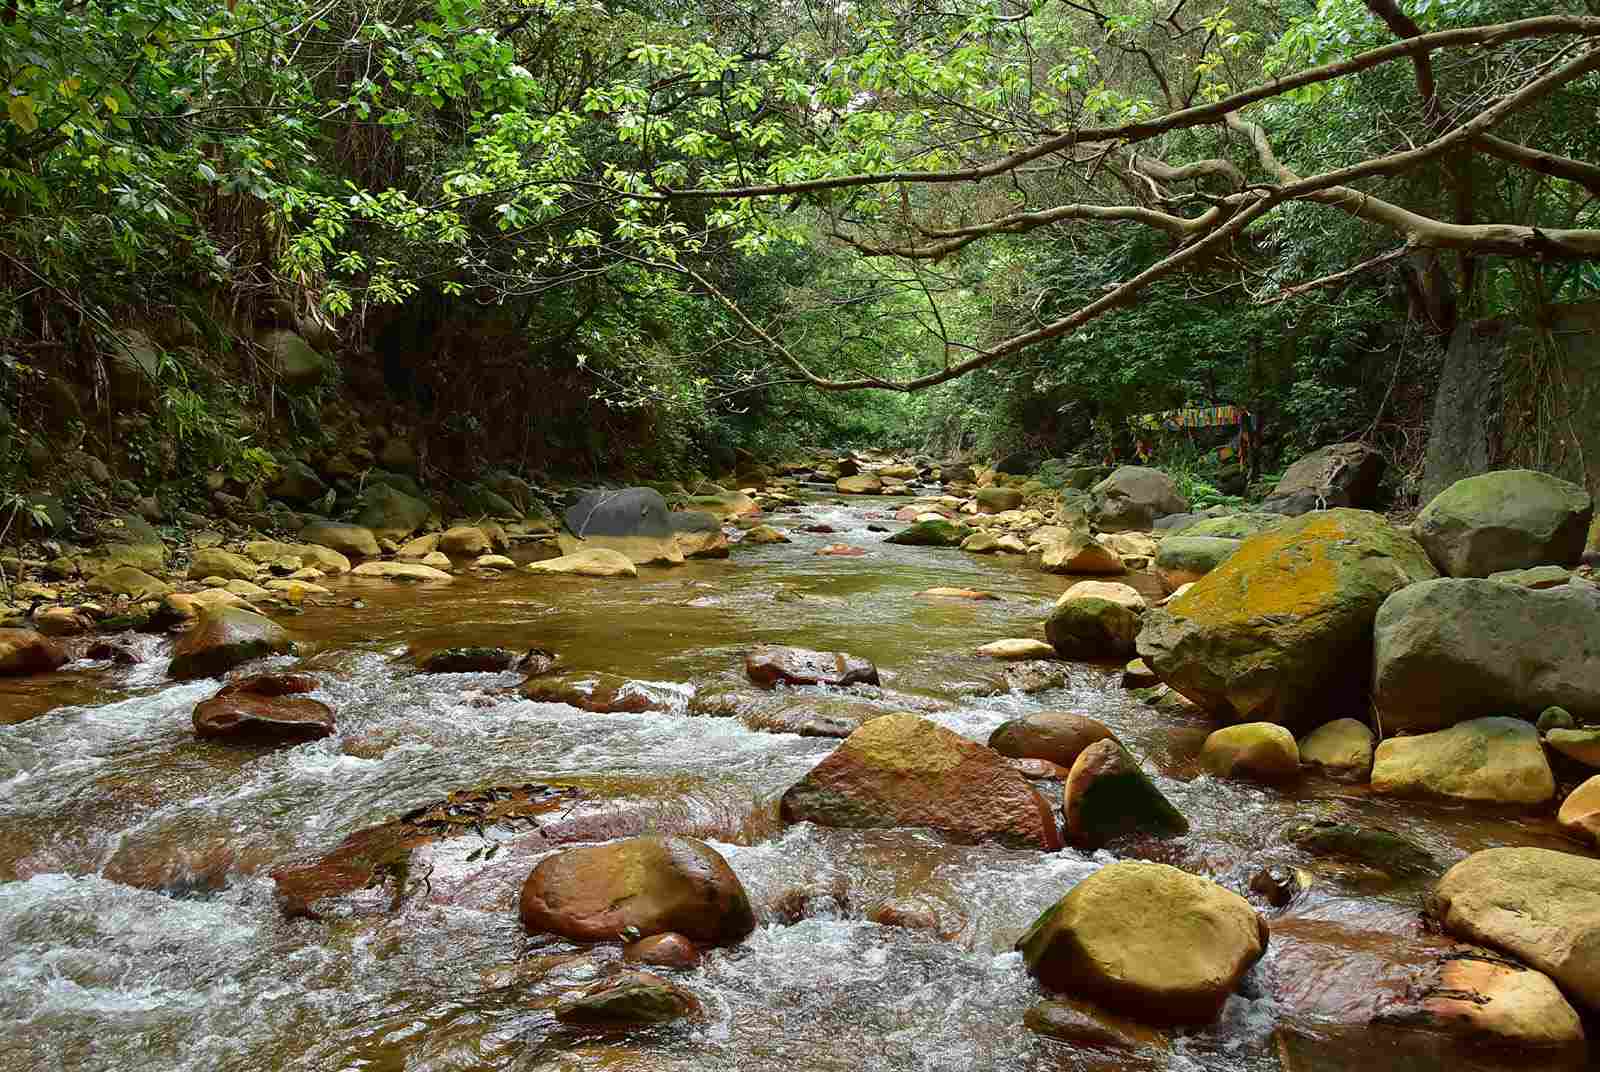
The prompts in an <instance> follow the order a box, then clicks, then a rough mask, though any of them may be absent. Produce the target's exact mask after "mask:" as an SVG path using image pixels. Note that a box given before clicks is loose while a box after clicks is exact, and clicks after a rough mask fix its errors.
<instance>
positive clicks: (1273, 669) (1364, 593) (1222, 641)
mask: <svg viewBox="0 0 1600 1072" xmlns="http://www.w3.org/2000/svg"><path fill="white" fill-rule="evenodd" d="M1434 576H1435V571H1434V569H1433V565H1432V564H1431V563H1430V562H1429V561H1428V556H1427V555H1426V553H1424V551H1423V550H1422V548H1421V546H1419V545H1418V544H1417V542H1416V541H1415V540H1414V539H1412V538H1411V536H1410V535H1408V534H1407V533H1404V532H1401V531H1400V530H1399V529H1396V528H1394V527H1393V526H1392V525H1390V524H1389V523H1388V522H1387V521H1385V520H1384V519H1383V518H1382V517H1380V516H1379V515H1377V514H1373V513H1368V512H1366V511H1364V510H1329V511H1327V512H1325V513H1316V514H1308V515H1306V516H1304V517H1299V518H1294V519H1292V520H1289V521H1285V522H1284V523H1283V524H1282V525H1280V526H1278V527H1277V528H1274V529H1272V530H1270V531H1268V532H1264V533H1262V534H1261V535H1259V536H1253V537H1251V538H1250V539H1248V540H1246V541H1244V543H1243V544H1242V545H1241V546H1240V547H1239V549H1238V550H1237V551H1236V552H1234V554H1233V555H1232V556H1231V557H1230V558H1228V560H1227V561H1226V562H1224V563H1222V565H1220V566H1218V567H1217V568H1216V569H1214V570H1212V571H1211V572H1210V573H1208V574H1206V575H1205V576H1204V577H1202V578H1200V580H1199V581H1197V582H1195V584H1194V586H1193V587H1191V588H1189V589H1187V590H1186V591H1183V592H1181V593H1180V594H1177V595H1175V596H1174V597H1173V599H1172V600H1171V601H1170V602H1169V603H1167V605H1166V606H1165V607H1157V608H1153V609H1152V610H1150V611H1149V612H1148V613H1147V614H1146V615H1145V616H1144V626H1143V629H1142V630H1141V632H1140V633H1139V641H1138V648H1139V655H1140V656H1141V657H1142V658H1143V659H1144V660H1145V662H1147V663H1148V664H1149V665H1150V667H1151V668H1152V669H1153V670H1155V672H1156V673H1157V674H1158V675H1159V676H1160V677H1161V680H1162V681H1165V682H1166V683H1167V684H1169V685H1171V686H1172V687H1173V688H1174V689H1176V690H1177V691H1178V692H1180V693H1182V694H1183V695H1184V696H1187V697H1188V698H1189V699H1191V700H1193V701H1194V702H1195V703H1197V704H1199V705H1200V706H1202V707H1204V708H1205V709H1207V710H1208V711H1211V712H1212V713H1214V714H1217V715H1220V716H1222V717H1225V718H1228V719H1230V720H1232V721H1235V722H1261V721H1266V722H1279V723H1286V722H1291V721H1300V720H1305V721H1310V720H1314V719H1316V718H1318V716H1324V715H1329V714H1332V715H1340V714H1344V713H1345V712H1346V711H1348V710H1351V709H1356V710H1364V709H1365V706H1366V693H1367V689H1368V681H1369V677H1368V674H1367V673H1366V672H1364V671H1363V670H1362V669H1361V668H1362V667H1363V666H1365V665H1367V663H1368V661H1369V660H1370V658H1371V644H1372V622H1373V619H1374V618H1375V617H1376V616H1377V613H1378V608H1379V607H1380V606H1381V605H1382V604H1383V601H1384V599H1386V598H1387V597H1388V596H1389V594H1390V593H1392V592H1394V591H1396V590H1397V589H1400V588H1403V587H1405V586H1406V585H1408V584H1414V583H1416V582H1418V581H1423V580H1427V579H1429V578H1432V577H1434Z"/></svg>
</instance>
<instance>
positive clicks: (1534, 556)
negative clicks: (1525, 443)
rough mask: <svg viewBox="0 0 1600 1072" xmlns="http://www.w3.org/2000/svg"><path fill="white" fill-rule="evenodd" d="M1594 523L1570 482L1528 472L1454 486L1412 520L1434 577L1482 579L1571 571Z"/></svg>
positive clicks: (1581, 493)
mask: <svg viewBox="0 0 1600 1072" xmlns="http://www.w3.org/2000/svg"><path fill="white" fill-rule="evenodd" d="M1593 517H1594V500H1593V499H1592V498H1590V496H1589V493H1588V492H1587V491H1585V490H1584V489H1583V488H1582V487H1580V486H1579V485H1577V484H1573V483H1571V482H1570V481H1566V480H1562V479H1560V478H1559V477H1554V476H1550V475H1549V474H1548V473H1539V472H1534V471H1533V470H1530V469H1507V470H1503V471H1501V472H1494V473H1483V474H1481V475H1479V476H1469V477H1467V478H1466V479H1465V480H1458V481H1456V482H1455V483H1454V484H1451V485H1450V486H1449V487H1448V488H1445V489H1444V490H1443V491H1441V492H1440V493H1439V494H1438V495H1436V496H1435V497H1434V499H1433V501H1432V502H1430V503H1428V505H1427V506H1425V507H1424V508H1423V510H1422V513H1420V514H1418V515H1417V520H1416V523H1415V525H1414V526H1413V528H1414V529H1415V531H1416V534H1417V539H1418V540H1420V541H1421V542H1422V545H1423V546H1424V547H1425V548H1427V550H1428V554H1429V555H1430V556H1431V557H1432V559H1433V561H1434V564H1435V565H1436V566H1438V567H1439V570H1440V572H1442V573H1444V574H1446V575H1448V576H1451V577H1487V576H1488V575H1489V574H1491V573H1496V572H1498V571H1500V570H1514V569H1526V568H1528V567H1530V566H1546V565H1551V566H1574V565H1577V563H1578V560H1579V559H1580V558H1581V557H1582V555H1583V545H1584V541H1585V539H1586V537H1587V534H1588V531H1589V523H1590V521H1591V520H1593Z"/></svg>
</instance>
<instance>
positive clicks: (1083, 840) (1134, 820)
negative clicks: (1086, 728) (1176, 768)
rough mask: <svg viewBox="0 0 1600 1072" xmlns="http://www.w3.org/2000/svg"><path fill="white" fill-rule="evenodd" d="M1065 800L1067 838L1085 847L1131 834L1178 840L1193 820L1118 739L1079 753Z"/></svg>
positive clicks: (1099, 845) (1068, 781)
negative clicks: (1165, 794)
mask: <svg viewBox="0 0 1600 1072" xmlns="http://www.w3.org/2000/svg"><path fill="white" fill-rule="evenodd" d="M1061 796H1062V810H1063V811H1064V812H1065V813H1066V820H1067V821H1066V839H1067V841H1068V843H1069V844H1072V845H1076V846H1078V847H1080V848H1091V849H1094V848H1099V847H1101V846H1102V845H1105V844H1106V843H1107V842H1109V841H1112V840H1114V839H1116V838H1119V837H1123V836H1125V835H1128V834H1136V833H1137V834H1149V835H1151V836H1154V837H1172V836H1176V835H1178V834H1185V833H1188V831H1189V820H1188V819H1186V818H1184V816H1183V813H1181V812H1180V811H1178V809H1177V808H1175V807H1173V806H1172V803H1171V802H1170V801H1168V800H1167V798H1166V797H1165V796H1163V795H1162V793H1161V790H1160V789H1158V788H1156V784H1155V783H1154V782H1153V781H1151V780H1150V776H1149V775H1147V774H1145V772H1144V771H1143V770H1142V769H1141V768H1140V766H1139V761H1138V760H1136V759H1134V757H1133V753H1131V752H1129V751H1128V750H1127V749H1126V748H1124V747H1123V745H1122V743H1121V742H1119V741H1118V740H1116V738H1114V737H1113V738H1109V739H1107V740H1103V741H1096V742H1095V743H1093V744H1091V745H1089V746H1088V747H1086V748H1084V750H1083V751H1082V752H1080V753H1078V758H1077V759H1075V760H1073V763H1072V770H1071V772H1070V773H1069V774H1068V775H1067V782H1066V785H1065V786H1064V787H1063V789H1062V792H1061Z"/></svg>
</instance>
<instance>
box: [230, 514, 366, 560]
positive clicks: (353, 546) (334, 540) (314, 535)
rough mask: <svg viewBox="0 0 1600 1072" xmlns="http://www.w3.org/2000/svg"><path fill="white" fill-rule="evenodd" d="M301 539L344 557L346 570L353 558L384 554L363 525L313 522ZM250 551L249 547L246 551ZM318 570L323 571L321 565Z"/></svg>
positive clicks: (302, 532) (302, 530) (301, 532)
mask: <svg viewBox="0 0 1600 1072" xmlns="http://www.w3.org/2000/svg"><path fill="white" fill-rule="evenodd" d="M300 539H301V540H302V541H303V542H305V543H308V544H311V545H313V546H316V547H326V548H328V549H329V550H330V551H333V552H336V553H337V554H339V555H341V556H343V557H344V559H345V569H346V570H349V568H350V559H352V558H377V557H378V556H379V555H381V554H382V553H383V550H382V549H381V548H380V547H379V546H378V538H377V537H376V536H375V535H373V532H372V530H371V529H369V528H366V527H365V526H363V525H346V524H344V523H343V522H339V521H313V522H312V523H311V524H309V525H307V526H306V527H305V528H303V529H301V530H300ZM262 542H263V543H265V542H270V541H262ZM285 546H288V545H285ZM248 549H249V548H248V547H247V548H246V550H248ZM317 568H318V569H322V567H321V566H320V565H318V567H317Z"/></svg>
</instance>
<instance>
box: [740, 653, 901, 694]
mask: <svg viewBox="0 0 1600 1072" xmlns="http://www.w3.org/2000/svg"><path fill="white" fill-rule="evenodd" d="M744 672H745V673H746V674H747V675H748V676H749V678H750V680H751V681H754V682H755V683H756V684H757V685H760V686H761V687H763V688H768V689H770V688H773V687H775V686H777V685H780V684H782V685H862V684H864V685H876V684H878V668H877V667H876V666H874V665H873V664H872V663H871V661H870V660H867V659H862V658H860V657H858V656H855V655H847V654H845V653H843V652H837V651H811V650H810V649H808V648H787V647H779V646H777V645H772V644H762V645H760V646H758V647H756V648H754V649H752V650H751V651H750V653H749V654H748V655H746V656H745V658H744Z"/></svg>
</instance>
